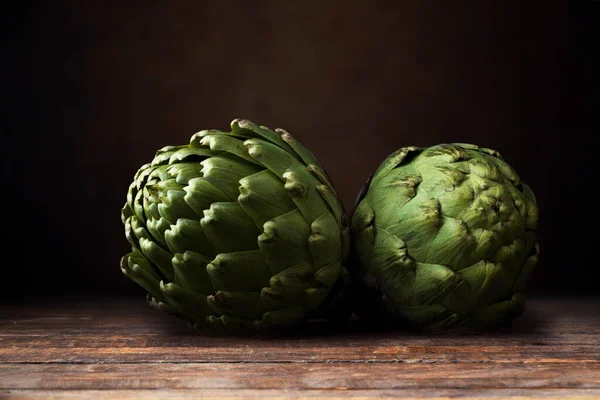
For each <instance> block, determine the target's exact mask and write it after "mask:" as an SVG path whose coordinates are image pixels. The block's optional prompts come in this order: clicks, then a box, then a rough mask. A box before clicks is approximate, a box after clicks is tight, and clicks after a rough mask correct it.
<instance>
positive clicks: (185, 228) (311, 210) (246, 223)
mask: <svg viewBox="0 0 600 400" xmlns="http://www.w3.org/2000/svg"><path fill="white" fill-rule="evenodd" d="M122 221H123V223H124V225H125V235H126V237H127V239H128V240H129V242H130V243H131V245H132V251H131V253H129V254H127V255H126V256H124V257H123V258H122V260H121V269H122V271H123V273H124V274H125V275H126V276H128V277H129V278H131V279H132V280H133V281H135V282H137V283H138V284H139V285H141V286H142V287H143V288H144V289H146V291H147V292H148V299H149V301H150V302H151V304H153V305H155V306H156V307H158V308H160V309H164V310H166V311H168V312H171V313H174V314H176V315H178V316H179V317H181V318H183V319H185V320H187V321H189V322H191V323H192V324H193V325H194V326H195V327H197V328H199V329H201V330H205V331H208V332H215V333H230V334H252V333H257V332H264V331H271V330H277V329H286V328H289V327H293V326H294V325H297V324H299V323H301V322H303V321H305V320H307V319H310V318H322V317H329V316H332V315H337V316H340V317H343V316H344V315H346V314H344V313H343V312H341V311H335V310H336V307H337V308H342V309H345V305H344V304H345V303H344V299H345V297H346V295H345V293H346V288H347V284H348V272H347V271H346V269H345V267H344V263H345V261H346V257H347V255H348V252H349V243H350V234H349V228H348V219H347V217H346V215H345V213H344V210H343V207H342V205H341V203H340V201H339V199H338V197H337V194H336V192H335V190H334V187H333V185H332V183H331V181H330V180H329V178H328V177H327V174H326V173H325V171H324V170H323V168H322V167H321V165H320V164H319V163H318V161H317V160H316V158H315V157H314V156H313V155H312V154H311V153H310V152H309V151H308V150H307V149H306V148H305V147H304V146H302V145H301V144H300V143H299V142H298V141H296V140H295V139H294V138H293V137H292V136H291V135H290V134H289V133H287V132H285V131H284V130H281V129H276V130H275V131H272V130H270V129H268V128H267V127H264V126H257V125H256V124H254V123H252V122H250V121H246V120H234V121H233V122H232V123H231V132H220V131H217V130H204V131H201V132H198V133H196V134H195V135H193V136H192V138H191V141H190V144H189V145H182V146H168V147H164V148H163V149H161V150H158V152H157V153H156V155H155V157H154V160H153V161H152V162H151V163H149V164H145V165H143V166H142V167H141V168H140V169H139V171H137V173H136V174H135V178H134V180H133V183H132V184H131V185H130V187H129V192H128V194H127V202H126V204H125V206H124V207H123V209H122Z"/></svg>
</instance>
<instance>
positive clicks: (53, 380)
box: [0, 363, 600, 390]
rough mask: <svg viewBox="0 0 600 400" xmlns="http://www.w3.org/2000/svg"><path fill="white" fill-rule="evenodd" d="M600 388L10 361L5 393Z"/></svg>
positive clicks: (358, 369)
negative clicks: (48, 391) (151, 390)
mask: <svg viewBox="0 0 600 400" xmlns="http://www.w3.org/2000/svg"><path fill="white" fill-rule="evenodd" d="M549 387H550V388H579V389H585V388H590V389H600V364H597V363H591V364H583V365H582V364H575V365H570V366H569V367H568V368H566V367H565V365H564V364H561V363H548V364H521V363H509V364H497V365H494V366H493V367H490V366H489V365H486V364H461V363H459V364H440V365H435V366H431V365H424V364H395V363H394V364H364V363H355V364H354V363H353V364H282V363H271V364H252V363H251V364H152V365H148V364H85V365H71V364H12V365H11V364H8V365H7V364H5V365H0V388H2V389H46V390H47V389H65V390H66V389H68V390H86V389H100V390H114V389H120V390H122V389H169V388H172V389H204V390H206V389H254V390H259V389H272V390H288V389H295V390H311V389H329V390H334V389H335V390H364V389H378V390H382V389H385V390H392V389H418V388H429V389H432V388H433V389H435V388H446V389H464V388H469V389H471V388H473V389H490V388H512V389H515V388H549Z"/></svg>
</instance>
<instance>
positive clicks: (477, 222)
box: [351, 144, 538, 330]
mask: <svg viewBox="0 0 600 400" xmlns="http://www.w3.org/2000/svg"><path fill="white" fill-rule="evenodd" d="M537 223H538V210H537V206H536V200H535V196H534V194H533V192H532V191H531V189H530V188H529V187H528V186H527V185H526V184H524V183H523V182H521V180H520V179H519V176H518V175H517V173H516V172H515V170H514V169H513V168H512V167H511V166H509V165H508V164H507V163H506V162H505V161H504V160H503V159H502V157H501V156H500V154H499V153H498V152H496V151H494V150H491V149H487V148H480V147H478V146H475V145H472V144H441V145H436V146H432V147H427V148H420V147H405V148H402V149H399V150H398V151H396V152H395V153H393V154H391V155H390V156H389V157H388V158H387V159H386V160H385V161H384V162H383V163H382V164H381V165H380V166H379V168H378V169H377V171H376V172H375V173H374V174H373V175H372V176H371V178H370V179H369V182H367V184H366V185H365V187H363V190H362V191H361V193H360V194H359V196H358V198H357V204H356V207H355V212H354V214H353V216H352V219H351V230H352V244H353V250H354V255H355V258H356V264H357V265H356V270H355V273H356V275H357V281H358V282H361V296H364V297H365V298H364V299H360V302H362V303H366V304H369V305H370V307H371V308H367V312H366V313H365V312H363V315H364V314H368V315H371V316H374V315H377V313H376V312H375V310H378V312H379V316H380V317H383V318H386V319H387V320H388V321H391V322H397V323H401V324H405V325H407V326H408V327H412V328H415V329H426V330H430V329H432V330H438V329H445V328H450V327H452V326H455V325H460V326H469V327H478V328H481V327H488V328H489V327H493V326H497V325H498V324H501V323H505V322H507V321H509V320H511V319H512V318H515V317H517V316H519V315H520V314H521V313H522V311H523V308H524V304H525V294H524V292H525V290H526V286H527V284H528V280H529V278H530V276H531V272H532V269H533V268H534V266H535V265H536V263H537V259H538V246H537V243H536V229H537Z"/></svg>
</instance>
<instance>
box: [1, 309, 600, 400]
mask: <svg viewBox="0 0 600 400" xmlns="http://www.w3.org/2000/svg"><path fill="white" fill-rule="evenodd" d="M599 310H600V300H599V299H554V300H552V299H534V300H533V301H530V303H529V307H528V310H527V312H526V315H525V316H524V317H522V318H521V319H519V320H518V321H517V322H516V323H515V324H514V325H513V326H512V327H509V328H505V329H503V330H501V331H497V332H479V333H449V334H437V335H431V334H430V335H415V334H409V333H406V332H393V331H387V332H382V331H376V330H373V328H372V327H369V326H365V325H363V324H361V323H360V322H356V323H352V324H348V325H343V326H332V325H329V324H324V323H315V324H311V325H309V326H307V327H306V328H304V329H303V330H302V331H299V332H297V333H296V334H294V335H291V336H288V337H271V338H231V337H226V338H223V337H209V336H204V335H201V334H199V333H198V332H195V331H192V330H191V329H189V328H188V327H187V326H186V324H185V323H183V322H181V321H179V320H177V319H176V318H173V317H170V316H167V315H163V314H161V313H158V312H155V311H154V310H151V309H149V308H147V307H146V305H145V304H144V303H143V301H142V300H140V299H133V300H124V299H121V300H111V301H105V302H96V301H78V302H66V303H58V302H54V303H52V302H51V303H49V302H46V303H45V304H44V305H40V304H39V303H38V304H31V305H22V306H18V307H14V306H13V307H8V306H2V307H0V398H11V399H12V398H15V399H17V398H23V399H31V398H48V399H49V398H84V399H85V398H94V399H103V398H124V399H127V398H182V399H185V398H199V397H198V396H199V395H202V396H204V397H200V398H219V399H224V398H271V399H279V398H311V399H314V398H328V399H331V398H348V397H352V398H391V397H394V396H397V395H399V394H401V395H402V397H403V398H427V397H438V398H444V397H446V398H453V397H457V396H459V397H467V398H519V396H521V397H523V396H524V397H526V398H572V399H575V398H581V399H584V398H585V399H592V398H600V321H599V315H600V314H599V312H600V311H599ZM167 389H168V390H169V391H165V390H167Z"/></svg>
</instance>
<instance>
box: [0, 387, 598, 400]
mask: <svg viewBox="0 0 600 400" xmlns="http://www.w3.org/2000/svg"><path fill="white" fill-rule="evenodd" d="M399 397H401V398H402V399H404V400H413V399H432V398H435V399H437V400H451V399H457V398H461V399H470V400H477V399H486V400H492V399H513V400H524V399H527V400H542V399H570V400H597V399H599V398H600V389H537V388H527V389H403V390H402V391H401V392H399V391H393V390H360V391H347V390H286V391H280V390H227V389H226V390H221V389H202V390H186V389H171V390H161V389H157V390H8V391H4V392H2V391H0V398H6V399H12V400H31V399H37V400H56V399H63V400H69V399H77V400H107V399H110V400H113V399H120V400H150V399H152V400H155V399H163V400H177V399H180V400H190V399H194V400H195V399H219V400H233V399H236V400H237V399H248V400H250V399H264V400H283V399H296V400H303V399H306V400H319V399H327V400H342V399H348V398H352V399H354V400H367V399H379V400H387V399H398V398H399Z"/></svg>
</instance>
